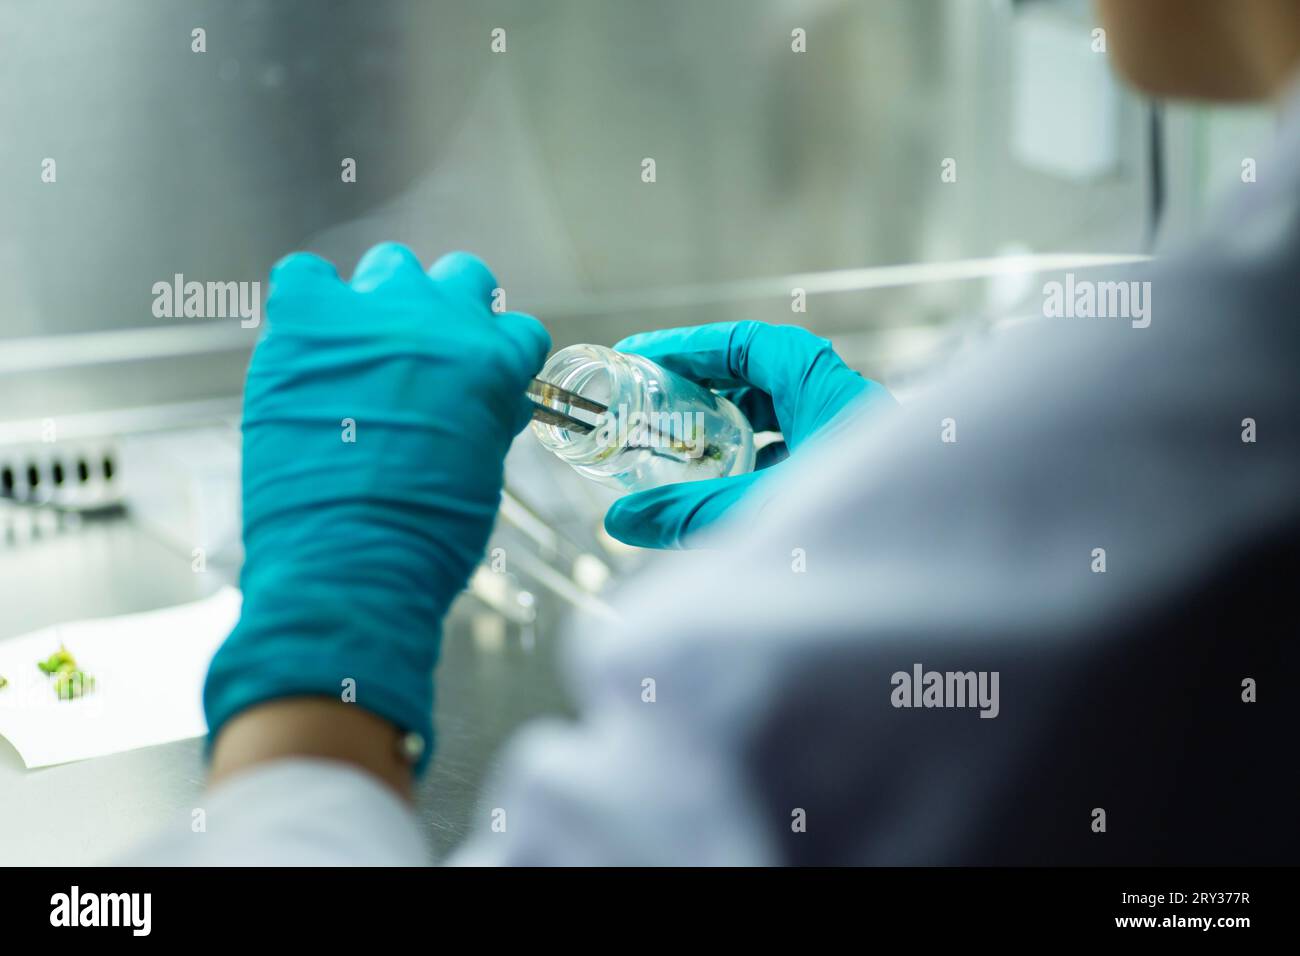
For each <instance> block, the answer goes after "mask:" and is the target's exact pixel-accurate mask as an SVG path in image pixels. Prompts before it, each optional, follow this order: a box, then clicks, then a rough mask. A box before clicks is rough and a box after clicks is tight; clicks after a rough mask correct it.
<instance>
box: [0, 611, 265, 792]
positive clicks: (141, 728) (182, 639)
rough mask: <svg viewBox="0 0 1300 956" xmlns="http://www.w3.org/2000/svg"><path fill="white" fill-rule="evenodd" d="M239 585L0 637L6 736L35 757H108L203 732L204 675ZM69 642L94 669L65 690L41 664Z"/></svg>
mask: <svg viewBox="0 0 1300 956" xmlns="http://www.w3.org/2000/svg"><path fill="white" fill-rule="evenodd" d="M239 605H240V594H239V592H238V591H237V590H235V589H234V588H224V589H223V590H221V591H219V592H217V593H216V594H214V595H213V596H212V597H210V598H205V599H204V600H202V601H195V602H193V603H190V604H181V605H178V606H177V607H169V608H163V609H162V610H158V611H146V612H144V613H142V614H127V615H124V616H122V617H111V618H103V619H100V620H89V621H76V622H73V623H71V624H60V625H58V626H56V627H48V628H43V629H42V630H39V631H33V632H31V633H29V634H23V635H21V636H20V637H14V638H9V639H7V640H3V641H0V676H4V677H6V678H7V679H8V681H9V683H8V685H7V686H6V687H4V688H0V736H3V737H5V738H6V739H7V740H8V741H9V742H10V743H11V744H13V746H14V749H15V750H17V751H18V754H19V756H21V757H22V759H23V763H24V764H26V765H27V766H28V767H46V766H49V765H50V764H56V763H66V762H67V761H70V760H84V759H85V758H87V757H102V756H104V755H105V754H113V753H120V752H121V751H124V750H134V749H135V748H137V747H148V746H152V745H154V744H162V743H168V742H170V741H173V740H183V739H185V738H187V737H198V736H202V735H203V734H204V733H206V732H207V724H206V722H205V721H204V719H203V704H202V692H203V678H204V675H205V674H206V673H207V669H208V663H209V662H210V661H211V660H212V655H213V654H215V653H216V651H217V648H218V647H219V646H220V645H221V642H222V641H223V640H224V639H225V637H226V635H227V634H229V633H230V629H231V628H232V627H234V625H235V622H236V621H237V620H238V618H239ZM60 644H63V645H64V646H65V647H67V649H68V651H69V652H70V653H71V654H72V655H73V656H74V657H75V658H76V659H77V665H78V666H79V667H80V668H81V669H82V670H84V671H85V672H86V673H88V674H91V675H93V676H94V678H95V688H94V690H93V692H91V693H89V694H87V695H85V696H84V697H82V698H80V699H78V700H59V699H58V698H57V696H56V695H55V692H54V682H53V679H52V678H50V677H47V676H46V675H45V674H43V673H41V671H40V670H39V669H38V668H37V666H36V662H37V661H42V660H45V659H46V658H47V657H49V656H50V655H51V654H52V653H54V652H55V651H57V650H58V649H59V645H60Z"/></svg>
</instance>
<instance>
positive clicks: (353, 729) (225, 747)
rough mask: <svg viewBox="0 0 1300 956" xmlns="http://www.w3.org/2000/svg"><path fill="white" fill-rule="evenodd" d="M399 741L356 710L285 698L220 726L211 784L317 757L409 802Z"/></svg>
mask: <svg viewBox="0 0 1300 956" xmlns="http://www.w3.org/2000/svg"><path fill="white" fill-rule="evenodd" d="M401 740H402V734H401V732H400V731H399V730H398V729H397V727H395V726H394V725H393V724H391V723H389V722H388V721H386V720H384V719H383V718H382V717H379V716H377V715H375V714H373V713H371V712H370V711H368V710H364V709H362V708H360V707H357V706H356V705H355V704H347V703H343V702H342V701H338V700H331V699H329V698H327V697H283V698H279V699H277V700H272V701H268V702H266V703H264V704H259V705H257V706H255V707H250V708H248V709H247V710H244V711H242V712H240V713H239V714H236V715H235V716H234V717H232V718H231V719H230V720H228V721H227V722H226V723H225V724H224V725H223V726H222V728H221V731H220V733H219V734H218V735H217V738H216V740H215V741H214V742H213V745H212V769H211V776H210V782H211V783H212V784H213V785H216V784H219V783H220V782H221V781H222V780H224V779H226V778H228V777H230V776H232V775H234V774H236V773H239V772H241V771H243V770H247V769H249V768H251V767H254V766H256V765H258V764H262V763H266V762H268V761H272V760H284V759H287V758H293V757H316V758H323V759H327V760H339V761H343V762H345V763H350V764H353V765H355V766H357V767H359V768H360V769H362V770H365V771H368V772H369V773H371V774H373V775H374V776H376V777H378V778H379V779H380V780H382V781H383V782H384V783H386V784H388V785H389V786H390V787H392V788H393V789H394V790H396V791H397V792H398V793H399V794H401V795H402V796H403V797H405V798H407V799H409V798H410V795H411V765H410V763H409V762H407V760H406V759H405V758H404V757H403V755H402V752H401Z"/></svg>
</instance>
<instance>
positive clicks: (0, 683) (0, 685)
mask: <svg viewBox="0 0 1300 956" xmlns="http://www.w3.org/2000/svg"><path fill="white" fill-rule="evenodd" d="M8 683H9V678H7V677H5V676H4V675H3V674H0V690H4V689H5V686H6V685H7V684H8Z"/></svg>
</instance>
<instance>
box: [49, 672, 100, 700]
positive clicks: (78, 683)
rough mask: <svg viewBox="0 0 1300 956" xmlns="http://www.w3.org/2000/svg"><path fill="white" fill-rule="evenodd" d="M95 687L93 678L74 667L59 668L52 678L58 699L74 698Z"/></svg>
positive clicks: (84, 694)
mask: <svg viewBox="0 0 1300 956" xmlns="http://www.w3.org/2000/svg"><path fill="white" fill-rule="evenodd" d="M94 689H95V678H94V677H92V676H91V675H90V674H87V673H86V672H85V671H79V670H76V669H75V668H72V669H68V670H61V671H59V673H58V676H56V677H55V678H54V693H55V695H56V696H57V697H58V698H59V700H76V699H77V698H78V697H85V696H86V695H87V694H89V693H90V692H91V691H93V690H94Z"/></svg>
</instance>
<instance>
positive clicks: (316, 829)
mask: <svg viewBox="0 0 1300 956" xmlns="http://www.w3.org/2000/svg"><path fill="white" fill-rule="evenodd" d="M117 862H118V863H119V864H120V865H125V866H422V865H425V864H427V863H428V862H429V861H428V857H427V856H426V855H425V850H424V840H423V838H422V837H421V836H420V831H419V829H418V827H417V826H416V822H415V818H414V816H413V815H412V813H411V810H410V808H409V807H408V806H407V805H406V804H405V803H404V802H403V801H402V799H401V798H400V797H398V796H397V794H395V793H393V792H392V790H390V789H389V788H388V787H386V786H385V785H384V784H382V783H380V782H379V781H378V780H377V779H375V778H374V777H373V776H371V775H370V774H368V773H366V772H365V771H362V770H358V769H356V768H353V767H351V766H349V765H347V764H344V763H340V762H336V761H331V760H314V759H306V758H302V759H294V760H278V761H275V762H273V763H267V764H264V765H261V766H258V767H254V768H253V769H250V770H247V771H245V772H243V773H240V774H239V775H237V776H235V777H232V778H231V779H230V780H228V781H226V782H225V783H223V784H221V785H220V786H217V787H215V788H214V789H212V790H211V791H209V792H208V793H207V794H205V795H204V797H203V798H202V805H201V806H198V807H195V808H194V809H193V810H192V811H191V812H190V813H189V814H188V815H185V816H179V817H177V818H176V819H175V820H174V821H173V822H172V823H171V825H170V826H168V827H167V828H166V829H164V830H163V831H161V832H160V833H158V834H157V835H155V836H154V838H153V839H152V840H150V841H149V842H148V843H146V844H144V845H143V846H141V847H139V848H137V849H136V850H135V852H134V853H132V854H131V855H130V856H129V857H127V858H126V859H123V860H119V861H117Z"/></svg>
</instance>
